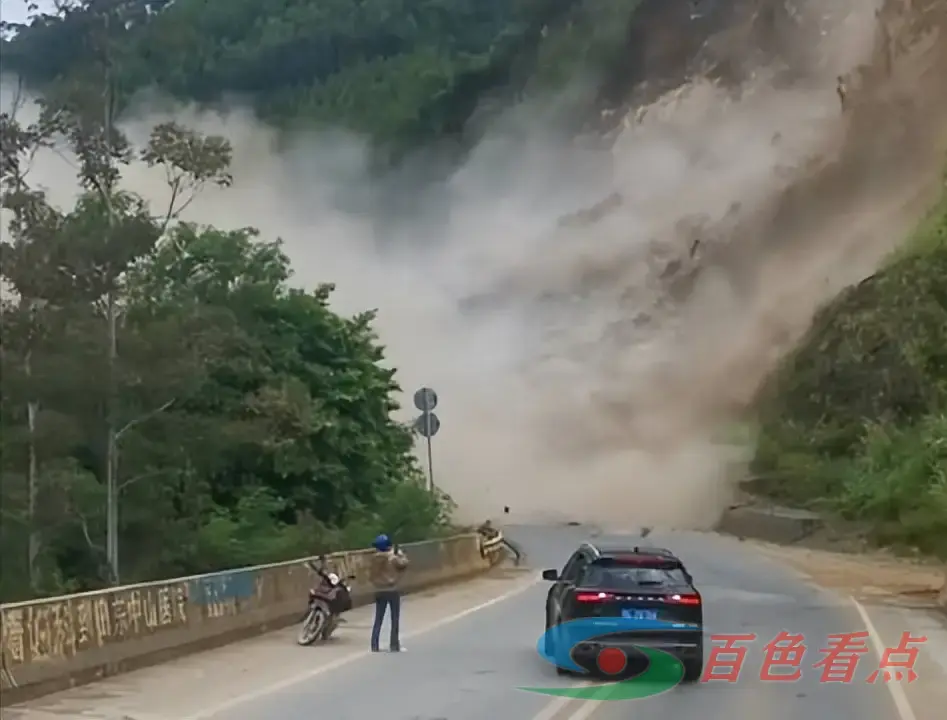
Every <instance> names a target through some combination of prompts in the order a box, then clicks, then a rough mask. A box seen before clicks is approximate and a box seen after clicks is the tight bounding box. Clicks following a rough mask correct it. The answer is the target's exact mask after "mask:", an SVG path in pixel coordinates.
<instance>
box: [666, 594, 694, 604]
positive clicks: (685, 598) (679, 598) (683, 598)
mask: <svg viewBox="0 0 947 720" xmlns="http://www.w3.org/2000/svg"><path fill="white" fill-rule="evenodd" d="M667 601H668V602H669V603H673V604H674V605H700V595H671V596H670V597H669V598H668V599H667Z"/></svg>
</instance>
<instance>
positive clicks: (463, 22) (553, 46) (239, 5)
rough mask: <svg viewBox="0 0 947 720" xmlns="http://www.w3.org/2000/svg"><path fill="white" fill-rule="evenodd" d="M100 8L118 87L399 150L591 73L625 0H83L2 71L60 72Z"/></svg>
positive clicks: (30, 31) (618, 43) (606, 50)
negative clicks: (230, 108)
mask: <svg viewBox="0 0 947 720" xmlns="http://www.w3.org/2000/svg"><path fill="white" fill-rule="evenodd" d="M109 5H111V6H115V5H117V6H118V10H117V12H118V13H119V14H120V16H121V20H122V21H121V22H113V23H112V24H111V26H110V28H109V31H108V33H109V37H110V39H111V41H112V42H114V43H116V47H117V50H116V53H117V55H116V57H117V58H118V59H119V61H118V63H117V65H116V72H117V76H118V80H119V87H120V89H121V92H122V93H124V94H126V95H127V94H129V93H133V92H134V91H136V90H139V89H142V88H145V87H156V88H159V89H160V90H162V91H164V92H167V93H170V94H172V95H174V96H177V97H180V98H187V99H193V100H197V101H200V102H214V101H217V100H220V99H221V98H222V97H224V96H227V95H228V94H236V95H238V96H242V97H243V98H244V99H247V100H249V101H250V102H252V103H253V104H254V105H255V106H256V107H257V109H258V110H259V111H260V113H261V114H262V115H263V116H264V117H266V118H268V119H270V120H272V121H275V122H279V123H283V124H286V123H292V122H296V121H304V122H308V123H320V122H321V123H329V124H332V125H336V126H339V125H341V126H345V127H348V128H350V129H354V130H357V131H360V132H364V133H368V134H370V135H371V136H372V137H374V138H375V139H376V140H378V141H381V142H383V143H387V144H389V145H393V146H394V147H402V146H404V145H405V144H414V143H417V142H420V141H425V140H431V139H432V138H435V137H439V136H442V135H450V134H454V133H458V132H459V131H460V130H461V129H462V128H463V125H464V123H465V122H466V121H467V119H468V118H469V117H470V115H471V113H472V112H473V111H474V110H475V108H476V107H477V105H478V103H481V102H483V101H485V100H487V99H488V98H489V96H490V95H491V94H500V95H501V96H502V97H504V98H507V99H509V98H510V97H514V96H516V95H518V94H520V93H522V92H523V91H524V90H526V89H527V86H530V87H537V88H540V87H541V88H547V89H548V88H549V87H561V86H562V85H563V84H564V83H565V82H567V81H568V80H569V79H571V78H573V77H575V76H576V74H577V73H579V72H583V71H585V72H587V73H588V74H589V77H592V78H596V77H598V78H602V77H604V76H605V73H604V70H605V69H606V68H607V67H608V66H610V65H613V64H615V63H616V62H617V60H618V58H619V54H620V50H621V49H622V47H623V45H624V41H625V36H626V32H627V29H628V23H629V19H630V18H631V17H632V15H633V13H634V10H635V8H636V6H637V5H638V0H629V1H628V2H620V3H615V2H608V1H607V0H505V1H502V2H501V1H499V0H357V1H356V0H270V1H269V2H262V3H261V2H258V1H254V0H230V1H229V2H224V1H223V0H216V1H213V2H207V1H206V0H176V2H173V3H168V2H164V1H161V0H125V1H124V2H120V3H116V0H94V1H92V2H83V3H77V4H76V5H75V9H73V10H71V11H70V12H67V13H64V14H61V15H57V16H54V17H46V18H38V19H36V20H34V21H33V23H32V24H31V25H29V26H28V27H25V28H21V29H20V31H19V32H18V33H17V35H16V37H15V39H14V40H13V41H11V42H9V43H7V45H6V46H5V47H4V50H3V52H4V61H5V66H6V67H7V69H8V70H11V71H15V72H17V73H19V74H21V75H22V76H23V77H25V78H26V79H27V80H29V81H30V82H32V83H34V84H37V85H44V84H47V83H49V82H50V81H52V80H54V79H56V78H57V77H60V76H62V75H63V74H65V73H70V72H72V71H73V70H72V68H73V66H74V64H75V63H76V61H77V59H81V58H83V57H84V56H85V55H86V54H87V52H88V46H89V43H90V40H89V38H90V37H91V36H92V35H93V34H94V33H93V32H92V31H91V30H90V26H96V25H101V23H102V22H103V19H102V12H103V10H102V8H103V7H106V6H109Z"/></svg>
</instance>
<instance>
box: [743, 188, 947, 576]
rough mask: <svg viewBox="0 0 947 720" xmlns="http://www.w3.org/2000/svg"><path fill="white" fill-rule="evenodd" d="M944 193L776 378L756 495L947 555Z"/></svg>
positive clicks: (883, 539)
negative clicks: (911, 233)
mask: <svg viewBox="0 0 947 720" xmlns="http://www.w3.org/2000/svg"><path fill="white" fill-rule="evenodd" d="M945 190H947V188H945ZM945 278H947V194H945V196H944V199H942V200H941V201H940V203H939V204H938V205H937V206H936V207H935V208H933V209H932V211H931V213H930V215H929V216H928V217H927V218H925V220H924V221H923V222H922V223H921V225H920V226H919V228H918V229H917V231H916V233H915V235H914V236H913V238H912V239H911V241H910V242H909V243H908V244H907V245H906V247H905V249H904V250H903V251H901V252H899V253H898V254H897V255H896V256H895V257H893V258H892V260H891V262H890V263H889V264H888V265H887V266H886V267H885V268H883V269H882V270H881V271H879V272H878V273H877V274H876V275H875V276H873V277H872V278H870V279H868V280H866V281H865V282H863V283H862V284H860V285H859V286H857V287H853V288H850V289H849V290H847V291H846V292H844V293H843V294H842V295H841V296H840V297H839V298H837V299H836V300H835V301H834V302H833V303H831V304H830V305H829V306H828V307H826V308H825V309H824V310H823V311H822V312H821V314H820V316H819V317H818V318H817V319H816V321H815V324H814V326H813V328H812V330H811V332H810V333H809V336H808V337H807V339H806V341H805V342H804V343H803V344H802V346H801V347H800V348H799V350H798V351H797V352H796V353H795V354H794V355H793V356H792V357H790V358H789V359H788V360H787V361H786V363H785V364H784V366H783V367H782V368H781V370H780V372H778V373H777V374H776V375H775V376H774V377H773V378H772V379H771V381H770V383H769V387H768V388H767V389H766V392H765V399H764V402H763V408H762V420H763V426H762V433H761V439H760V444H759V448H758V451H757V456H756V459H755V461H754V465H755V468H754V469H755V472H756V474H757V475H758V476H759V477H760V480H759V481H758V484H757V487H758V488H761V489H763V490H764V491H765V492H766V493H767V494H769V495H771V496H773V497H775V498H777V499H779V500H782V501H784V502H792V503H803V504H807V505H809V506H812V507H816V508H820V509H823V510H827V511H829V512H832V513H837V514H839V515H841V516H842V517H844V518H846V519H849V520H855V521H858V522H859V523H861V524H864V525H866V526H867V528H868V530H869V532H870V533H871V535H872V537H873V538H874V539H875V540H876V541H878V542H880V543H883V544H894V545H899V546H902V547H912V548H918V549H920V550H922V551H925V552H929V553H936V554H938V555H940V556H942V557H947V281H945Z"/></svg>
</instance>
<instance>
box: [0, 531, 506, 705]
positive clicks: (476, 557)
mask: <svg viewBox="0 0 947 720" xmlns="http://www.w3.org/2000/svg"><path fill="white" fill-rule="evenodd" d="M404 550H405V552H406V553H407V554H408V556H409V558H410V560H411V566H410V567H409V568H408V570H407V572H406V574H405V579H404V588H405V591H406V592H414V591H417V590H420V589H423V588H426V587H430V586H432V585H437V584H440V583H446V582H451V581H454V580H460V579H463V578H465V577H468V576H472V575H475V574H477V573H481V572H484V571H486V570H488V569H489V568H490V567H492V566H493V565H495V564H497V563H498V562H500V560H501V559H502V557H503V554H504V550H503V538H502V535H497V536H494V537H491V538H485V537H484V536H483V535H481V534H478V533H469V534H465V535H457V536H454V537H450V538H445V539H442V540H430V541H425V542H418V543H411V544H408V545H405V546H404ZM371 553H372V551H371V550H350V551H345V552H340V553H334V554H332V555H328V556H326V561H327V563H328V565H329V566H330V567H331V568H332V570H333V571H335V572H337V573H338V574H339V575H342V576H345V575H355V580H353V600H354V602H355V605H356V606H358V605H364V604H365V603H366V602H368V601H369V600H370V599H371V590H370V586H369V583H368V580H367V571H368V563H367V561H368V558H369V557H370V556H371ZM317 559H318V558H315V557H314V558H302V559H300V560H295V561H290V562H283V563H275V564H272V565H260V566H257V567H250V568H243V569H240V570H233V571H229V572H228V571H225V572H218V573H211V574H208V575H198V576H194V577H187V578H178V579H174V580H165V581H162V582H151V583H143V584H140V585H128V586H123V587H117V588H110V589H107V590H98V591H94V592H87V593H79V594H76V595H67V596H63V597H56V598H48V599H44V600H35V601H28V602H20V603H9V604H5V605H0V651H2V654H0V657H2V661H3V662H2V667H0V690H2V692H0V705H3V706H7V705H10V704H13V703H19V702H23V701H25V700H29V699H32V698H35V697H39V696H41V695H46V694H48V693H51V692H57V691H60V690H65V689H68V688H70V687H74V686H76V685H82V684H85V683H89V682H94V681H95V680H99V679H101V678H104V677H108V676H111V675H117V674H119V673H123V672H128V671H131V670H135V669H138V668H141V667H146V666H149V665H155V664H158V663H161V662H165V661H167V660H171V659H173V658H176V657H180V656H182V655H187V654H190V653H193V652H198V651H201V650H206V649H209V648H212V647H217V646H220V645H224V644H226V643H228V642H233V641H235V640H240V639H244V638H247V637H251V636H253V635H258V634H260V633H263V632H267V631H270V630H274V629H278V628H281V627H285V626H287V625H290V624H292V623H294V622H297V621H299V620H301V619H302V616H303V613H304V611H305V607H306V598H307V593H308V591H309V588H310V586H311V584H312V582H313V574H312V572H311V571H310V570H309V568H307V567H306V566H305V562H306V561H308V560H317Z"/></svg>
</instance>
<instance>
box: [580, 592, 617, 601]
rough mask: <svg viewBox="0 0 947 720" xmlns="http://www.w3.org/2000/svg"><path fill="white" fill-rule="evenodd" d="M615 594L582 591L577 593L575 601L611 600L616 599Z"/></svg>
mask: <svg viewBox="0 0 947 720" xmlns="http://www.w3.org/2000/svg"><path fill="white" fill-rule="evenodd" d="M614 597H615V596H614V595H612V594H611V593H604V592H598V593H589V592H580V593H576V594H575V601H576V602H581V603H596V602H608V601H609V600H612V599H614Z"/></svg>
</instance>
